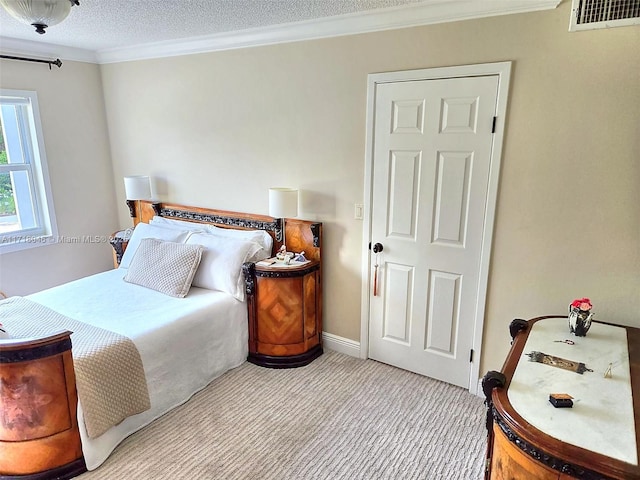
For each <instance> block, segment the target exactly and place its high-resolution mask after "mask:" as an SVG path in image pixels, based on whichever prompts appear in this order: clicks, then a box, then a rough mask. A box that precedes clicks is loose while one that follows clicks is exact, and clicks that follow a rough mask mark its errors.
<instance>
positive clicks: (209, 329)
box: [27, 269, 248, 470]
mask: <svg viewBox="0 0 640 480" xmlns="http://www.w3.org/2000/svg"><path fill="white" fill-rule="evenodd" d="M125 273H126V270H125V269H117V270H110V271H107V272H104V273H99V274H97V275H93V276H90V277H86V278H83V279H80V280H76V281H74V282H70V283H67V284H64V285H61V286H58V287H54V288H51V289H49V290H44V291H42V292H38V293H35V294H32V295H29V296H28V297H27V298H29V299H31V300H33V301H35V302H38V303H41V304H42V305H45V306H47V307H49V308H52V309H53V310H56V311H58V312H59V313H61V314H63V315H66V316H68V317H71V318H73V319H75V320H79V321H82V322H85V323H89V324H91V325H95V326H98V327H101V328H106V329H109V330H112V331H114V332H117V333H119V334H121V335H124V336H126V337H129V338H130V339H131V340H133V342H134V343H135V345H136V347H137V348H138V350H139V351H140V356H141V358H142V363H143V365H144V371H145V375H146V377H147V383H148V386H149V396H150V397H151V409H150V410H148V411H146V412H144V413H141V414H138V415H134V416H133V417H129V418H127V419H126V420H125V421H123V422H122V423H121V424H119V425H117V426H116V427H114V428H112V429H110V430H108V431H107V432H106V433H105V434H103V435H101V436H100V437H98V438H94V439H91V438H89V437H88V435H87V432H86V430H85V428H84V420H83V416H82V415H83V414H82V405H79V406H78V424H79V426H80V437H81V440H82V450H83V453H84V458H85V462H86V464H87V468H88V469H89V470H93V469H95V468H97V467H98V466H100V465H101V464H102V463H103V462H104V461H105V460H106V459H107V457H108V456H109V454H110V453H111V452H112V451H113V449H114V448H115V447H116V446H117V445H118V444H119V443H120V442H121V441H122V440H124V439H125V438H126V437H127V436H129V435H130V434H132V433H133V432H136V431H137V430H139V429H140V428H142V427H143V426H145V425H147V424H149V423H150V422H151V421H153V420H155V419H156V418H158V417H159V416H161V415H163V414H164V413H166V412H167V411H169V410H171V409H172V408H174V407H176V406H178V405H180V404H182V403H184V402H185V401H187V400H188V399H189V398H190V397H191V396H192V395H193V394H194V393H196V392H197V391H199V390H201V389H202V388H204V387H205V386H206V385H208V384H209V383H210V382H211V381H212V380H213V379H214V378H216V377H218V376H220V375H222V374H223V373H224V372H226V371H227V370H229V369H231V368H234V367H237V366H239V365H240V364H241V363H243V362H244V361H245V360H246V358H247V353H248V330H247V307H246V303H245V302H241V301H239V300H237V299H235V298H234V297H232V296H231V295H229V294H227V293H223V292H217V291H212V290H205V289H201V288H196V287H192V288H191V290H190V291H189V294H188V295H187V296H186V297H185V298H174V297H169V296H167V295H164V294H162V293H159V292H156V291H154V290H150V289H148V288H144V287H141V286H138V285H134V284H130V283H126V282H124V281H123V280H122V277H124V275H125Z"/></svg>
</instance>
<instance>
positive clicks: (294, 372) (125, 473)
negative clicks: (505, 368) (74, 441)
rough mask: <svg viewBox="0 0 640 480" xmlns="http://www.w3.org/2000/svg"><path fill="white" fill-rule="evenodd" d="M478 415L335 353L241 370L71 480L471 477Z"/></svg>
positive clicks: (431, 386) (397, 375)
mask: <svg viewBox="0 0 640 480" xmlns="http://www.w3.org/2000/svg"><path fill="white" fill-rule="evenodd" d="M484 416H485V408H484V406H483V402H482V399H481V398H479V397H476V396H474V395H471V394H470V393H468V392H467V391H466V390H464V389H461V388H458V387H454V386H452V385H448V384H446V383H442V382H439V381H436V380H432V379H429V378H426V377H422V376H420V375H416V374H413V373H410V372H406V371H404V370H399V369H397V368H394V367H390V366H388V365H384V364H381V363H378V362H375V361H372V360H360V359H357V358H353V357H350V356H347V355H343V354H339V353H336V352H332V351H327V352H325V354H324V355H322V356H321V357H320V358H318V359H317V360H315V361H314V362H313V363H311V364H310V365H308V366H306V367H302V368H297V369H285V370H272V369H266V368H261V367H257V366H255V365H252V364H249V363H245V364H243V365H242V366H240V367H239V368H236V369H234V370H232V371H230V372H228V373H226V374H225V375H223V376H222V377H220V378H218V379H216V380H215V381H214V382H213V383H211V385H209V386H208V387H207V388H206V389H204V390H203V391H201V392H200V393H198V394H197V395H195V396H194V397H193V398H192V399H191V400H190V401H189V402H187V403H186V404H184V405H182V406H181V407H179V408H177V409H175V410H173V411H172V412H170V413H168V414H166V415H165V416H163V417H162V418H160V419H158V420H156V421H155V422H154V423H152V424H151V425H149V426H148V427H146V428H144V429H143V430H141V431H139V432H138V433H136V434H134V435H132V436H131V437H129V438H128V439H127V440H125V441H124V442H123V443H122V444H121V445H120V446H119V447H118V448H117V449H116V450H115V451H114V453H113V454H112V455H111V457H110V458H109V459H108V460H107V461H106V462H105V463H104V464H103V465H102V466H101V467H100V468H98V469H97V470H95V471H93V472H88V473H86V474H84V475H81V476H80V477H78V478H79V479H80V480H95V479H121V478H123V479H127V480H142V479H144V480H147V479H149V480H150V479H153V480H156V479H172V480H176V479H189V480H195V479H212V480H213V479H224V480H245V479H256V480H257V479H263V480H276V479H278V480H294V479H295V480H304V479H327V480H329V479H331V480H333V479H345V480H356V479H363V480H364V479H366V480H382V479H389V480H391V479H393V480H403V479H447V480H454V479H461V480H476V479H480V478H482V472H483V463H484V453H485V445H486V440H485V435H486V430H485V428H484Z"/></svg>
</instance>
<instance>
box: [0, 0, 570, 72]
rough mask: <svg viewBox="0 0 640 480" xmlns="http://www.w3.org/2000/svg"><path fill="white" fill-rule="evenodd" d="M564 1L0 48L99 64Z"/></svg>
mask: <svg viewBox="0 0 640 480" xmlns="http://www.w3.org/2000/svg"><path fill="white" fill-rule="evenodd" d="M561 1H562V0H424V1H422V2H420V3H413V4H408V5H403V6H399V7H391V8H385V9H378V10H368V11H363V12H357V13H352V14H347V15H338V16H334V17H326V18H321V19H315V20H309V21H304V22H296V23H290V24H282V25H274V26H269V27H261V28H254V29H247V30H239V31H235V32H226V33H220V34H214V35H205V36H200V37H192V38H185V39H179V40H171V41H163V42H155V43H148V44H141V45H133V46H130V47H124V48H112V49H104V50H98V51H96V52H91V51H88V50H83V49H79V48H74V47H65V46H58V45H47V44H42V43H39V42H30V41H24V40H17V39H8V38H2V37H0V50H2V51H5V50H6V51H9V49H10V51H11V52H12V53H19V54H40V55H47V56H55V57H59V58H63V59H66V60H77V61H81V62H92V63H98V64H107V63H117V62H128V61H134V60H147V59H152V58H163V57H174V56H179V55H191V54H196V53H206V52H215V51H222V50H231V49H237V48H247V47H256V46H262V45H275V44H279V43H289V42H297V41H304V40H316V39H320V38H330V37H339V36H344V35H353V34H359V33H370V32H377V31H383V30H393V29H398V28H407V27H417V26H422V25H431V24H436V23H444V22H454V21H460V20H471V19H474V18H483V17H491V16H497V15H509V14H514V13H526V12H533V11H539V10H550V9H554V8H556V7H557V6H558V5H559V4H560V3H561Z"/></svg>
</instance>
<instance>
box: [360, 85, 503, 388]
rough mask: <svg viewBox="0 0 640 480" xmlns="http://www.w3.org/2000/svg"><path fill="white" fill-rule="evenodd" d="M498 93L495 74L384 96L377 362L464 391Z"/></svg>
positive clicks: (377, 156)
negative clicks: (430, 378)
mask: <svg viewBox="0 0 640 480" xmlns="http://www.w3.org/2000/svg"><path fill="white" fill-rule="evenodd" d="M498 86H499V77H498V75H486V76H474V77H460V78H439V79H432V80H415V81H404V82H393V83H381V84H378V85H377V87H376V92H375V111H374V120H373V121H374V125H373V147H372V149H373V151H372V154H373V166H372V206H371V240H372V244H374V245H375V244H377V243H379V244H380V245H381V246H382V248H383V250H382V252H381V253H378V254H374V253H371V278H372V279H373V278H374V277H375V276H377V278H376V279H375V281H374V280H372V281H371V282H370V284H371V287H372V288H371V289H370V290H371V291H370V297H369V308H370V317H369V342H368V343H369V357H370V358H373V359H375V360H379V361H381V362H385V363H388V364H391V365H395V366H397V367H400V368H403V369H406V370H411V371H413V372H416V373H420V374H423V375H427V376H429V377H433V378H437V379H440V380H443V381H446V382H449V383H452V384H455V385H459V386H462V387H465V388H466V387H469V385H470V368H471V367H470V365H471V364H470V362H471V358H470V356H471V351H472V348H473V338H474V328H475V319H476V309H477V306H478V304H479V302H478V295H483V296H484V294H485V293H484V291H482V292H479V285H480V283H481V282H480V264H481V254H482V249H483V248H487V245H486V244H484V242H483V238H484V230H485V228H486V225H485V220H486V219H485V217H486V209H487V198H488V191H489V190H488V185H489V178H490V168H491V159H492V148H493V136H494V135H493V133H492V131H493V128H494V126H495V124H494V116H495V115H496V107H497V100H498ZM376 263H377V264H378V267H377V269H376V267H375V264H376ZM376 270H377V273H376ZM374 284H375V286H376V289H375V290H376V291H375V292H374V288H373V285H374ZM374 293H375V295H374ZM480 303H481V304H482V305H484V301H482V302H480Z"/></svg>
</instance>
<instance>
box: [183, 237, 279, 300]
mask: <svg viewBox="0 0 640 480" xmlns="http://www.w3.org/2000/svg"><path fill="white" fill-rule="evenodd" d="M186 243H187V244H188V245H191V244H197V245H202V246H204V247H205V250H204V251H203V252H202V261H201V262H200V267H199V268H198V271H197V272H196V276H195V277H194V278H193V286H194V287H201V288H207V289H209V290H220V291H223V292H227V293H228V294H230V295H233V296H234V297H235V298H237V299H238V300H244V279H243V275H242V264H243V263H244V262H248V261H253V260H251V259H252V258H253V257H255V256H256V254H259V253H260V252H263V253H262V255H264V250H263V249H262V247H261V246H260V245H258V244H257V243H255V242H248V241H245V240H238V239H234V238H225V237H221V236H218V235H210V234H206V233H194V234H192V235H190V236H189V238H188V239H187V242H186ZM267 256H268V255H267ZM262 258H267V257H265V256H262Z"/></svg>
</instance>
